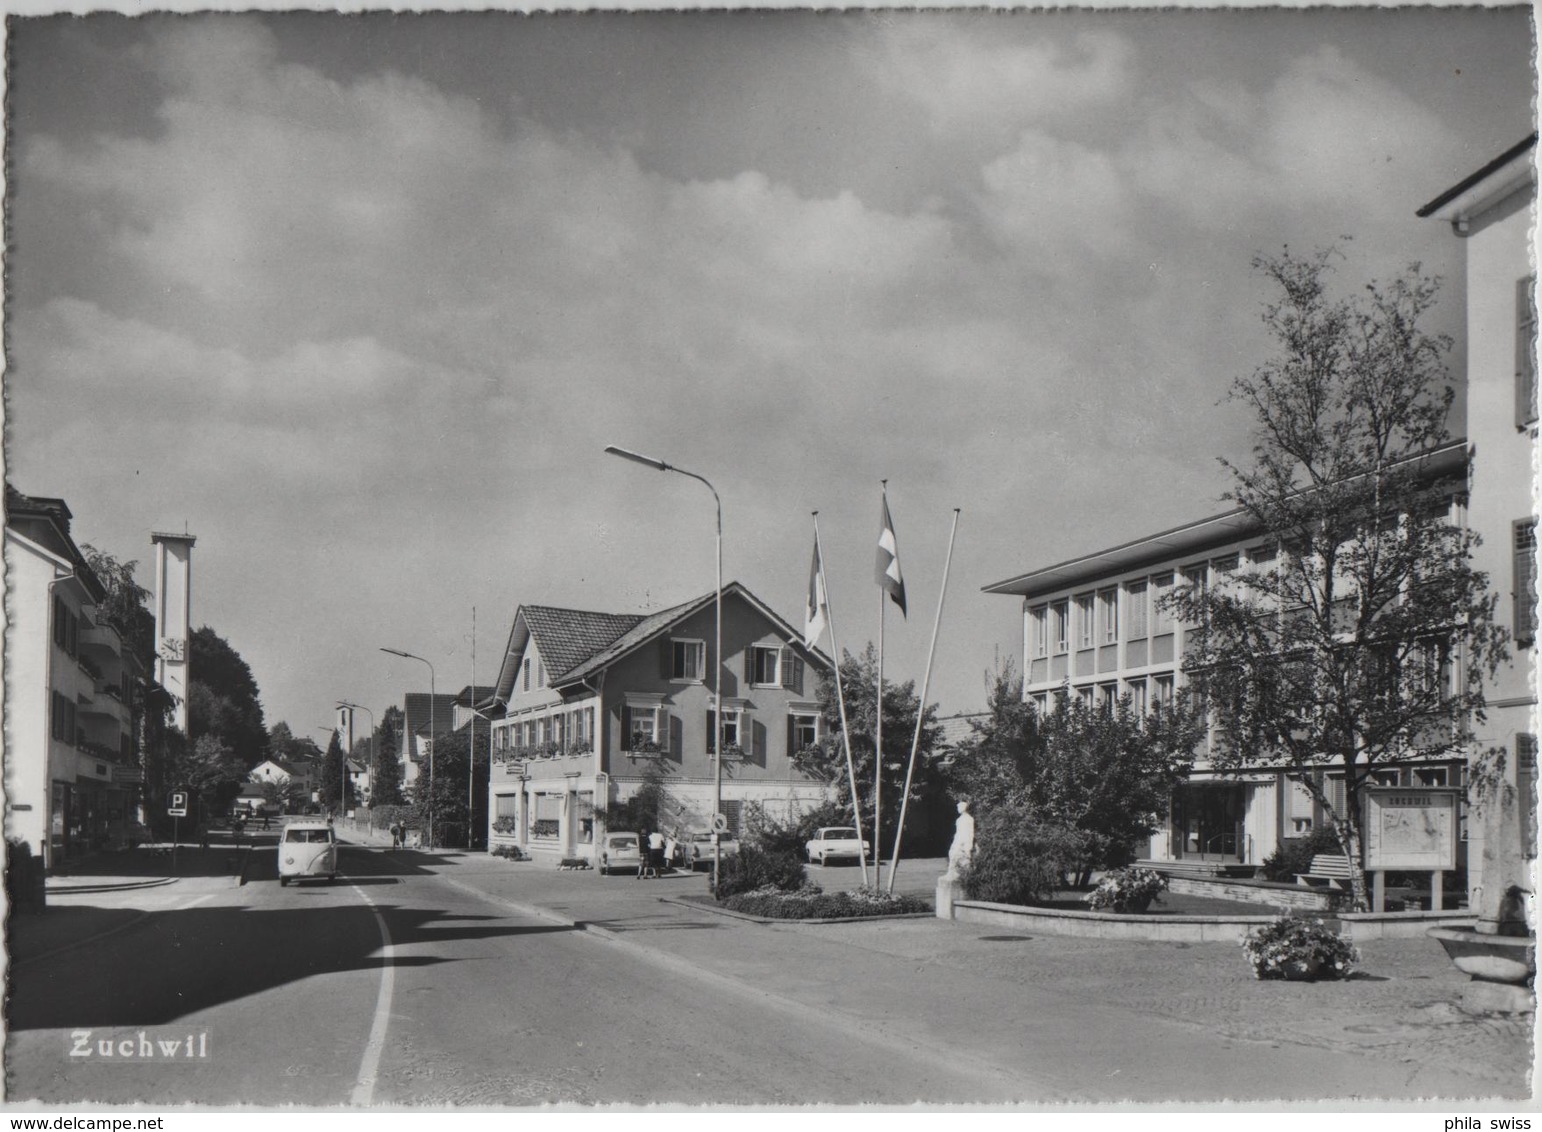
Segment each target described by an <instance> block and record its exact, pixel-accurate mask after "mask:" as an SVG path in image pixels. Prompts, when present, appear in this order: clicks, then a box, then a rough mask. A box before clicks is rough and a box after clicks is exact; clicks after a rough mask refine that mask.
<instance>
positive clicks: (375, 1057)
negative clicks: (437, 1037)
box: [348, 884, 396, 1106]
mask: <svg viewBox="0 0 1542 1132" xmlns="http://www.w3.org/2000/svg"><path fill="white" fill-rule="evenodd" d="M349 887H351V888H352V889H353V890H354V891H355V892H357V893H358V894H359V896H360V897H361V898H363V900H364V903H366V904H368V905H369V910H370V912H371V913H373V914H374V917H375V926H376V927H377V928H379V929H380V956H381V959H382V960H383V962H382V963H381V966H380V990H379V992H378V993H377V994H376V995H375V1017H374V1020H373V1021H372V1022H371V1023H370V1027H369V1039H368V1040H367V1041H366V1042H365V1043H364V1060H363V1061H362V1062H360V1063H359V1079H358V1082H357V1083H356V1084H355V1085H354V1087H353V1095H352V1096H350V1097H349V1098H348V1099H349V1102H350V1103H351V1104H355V1105H360V1106H368V1105H370V1104H373V1103H374V1098H375V1076H376V1074H378V1073H379V1072H380V1055H381V1054H382V1053H383V1052H384V1051H385V1039H386V1027H388V1026H389V1025H390V1024H391V996H392V994H394V993H395V990H396V948H395V946H394V945H393V944H392V943H391V931H390V929H389V928H387V927H386V922H385V917H384V916H382V915H381V914H380V909H379V908H376V907H375V902H374V901H373V900H371V899H370V898H369V894H368V893H367V892H365V891H364V890H363V889H362V888H360V887H359V886H358V885H356V884H355V885H350V886H349Z"/></svg>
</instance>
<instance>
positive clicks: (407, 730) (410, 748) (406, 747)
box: [399, 692, 457, 789]
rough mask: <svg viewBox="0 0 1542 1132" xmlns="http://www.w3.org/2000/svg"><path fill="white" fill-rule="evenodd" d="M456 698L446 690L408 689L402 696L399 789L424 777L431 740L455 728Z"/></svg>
mask: <svg viewBox="0 0 1542 1132" xmlns="http://www.w3.org/2000/svg"><path fill="white" fill-rule="evenodd" d="M456 699H457V697H456V696H454V695H452V694H450V693H448V692H441V693H434V694H431V693H428V692H408V693H407V694H406V695H405V696H403V697H402V719H403V723H402V733H401V751H400V753H399V758H400V760H401V764H402V788H403V789H410V788H411V787H412V785H413V784H414V783H415V782H417V780H418V779H419V777H424V778H426V777H427V776H428V764H429V759H430V757H431V756H432V752H433V745H434V740H435V739H436V738H438V737H439V736H441V735H448V734H450V732H452V731H453V730H455V701H456Z"/></svg>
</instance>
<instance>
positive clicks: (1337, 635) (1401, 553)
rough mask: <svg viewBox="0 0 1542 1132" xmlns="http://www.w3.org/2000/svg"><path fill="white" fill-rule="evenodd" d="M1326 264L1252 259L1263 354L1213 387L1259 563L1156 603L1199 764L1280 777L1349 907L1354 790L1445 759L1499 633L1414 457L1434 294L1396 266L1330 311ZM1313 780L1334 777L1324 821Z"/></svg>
mask: <svg viewBox="0 0 1542 1132" xmlns="http://www.w3.org/2000/svg"><path fill="white" fill-rule="evenodd" d="M1338 254H1339V253H1338V252H1337V251H1336V250H1335V249H1328V250H1323V251H1318V252H1316V253H1314V254H1312V255H1309V256H1304V257H1303V256H1297V255H1294V254H1292V253H1291V252H1290V251H1289V249H1286V250H1285V251H1284V252H1283V253H1282V254H1280V255H1278V256H1259V257H1257V258H1255V260H1254V267H1255V269H1256V270H1258V271H1260V272H1261V273H1262V274H1263V275H1264V276H1265V277H1266V278H1267V279H1269V280H1270V281H1271V282H1272V283H1273V284H1274V285H1275V286H1276V287H1277V288H1278V291H1279V297H1278V298H1277V299H1276V300H1275V301H1273V302H1271V303H1270V304H1268V305H1267V306H1266V308H1265V310H1264V313H1263V319H1264V322H1265V324H1266V325H1267V326H1268V328H1269V329H1270V331H1271V332H1272V333H1273V335H1274V337H1275V339H1276V341H1277V344H1278V353H1277V355H1276V356H1275V357H1274V358H1272V359H1271V360H1269V361H1267V362H1265V363H1264V364H1263V365H1261V366H1259V367H1258V368H1257V369H1256V370H1255V371H1254V372H1253V373H1252V375H1251V376H1247V377H1239V378H1237V379H1236V380H1235V381H1234V382H1233V383H1232V387H1231V391H1230V398H1229V399H1230V400H1233V401H1238V402H1240V403H1242V404H1244V405H1246V406H1247V407H1248V408H1249V409H1251V411H1252V413H1253V415H1254V419H1255V424H1254V430H1253V459H1252V462H1251V464H1249V465H1248V466H1246V467H1240V466H1236V465H1233V464H1231V463H1228V462H1226V461H1222V462H1223V464H1225V466H1226V467H1227V468H1228V469H1229V471H1230V472H1231V474H1232V482H1233V486H1232V488H1231V490H1230V492H1228V493H1227V497H1228V498H1230V499H1232V500H1235V501H1236V502H1237V503H1238V504H1239V505H1240V506H1241V507H1242V508H1243V509H1244V510H1245V511H1246V512H1247V514H1248V515H1249V516H1251V517H1252V518H1253V520H1254V521H1255V522H1256V523H1257V524H1258V525H1259V527H1261V528H1262V529H1263V531H1265V532H1267V534H1268V536H1269V538H1270V542H1271V544H1272V546H1273V547H1274V550H1275V557H1274V559H1273V561H1272V562H1270V563H1267V564H1258V565H1256V566H1252V567H1250V568H1249V569H1247V570H1238V571H1235V572H1233V573H1232V574H1230V575H1229V576H1227V577H1226V578H1225V579H1223V581H1222V583H1221V584H1213V585H1211V586H1209V587H1195V588H1190V589H1186V590H1179V591H1176V592H1175V594H1174V595H1173V597H1172V599H1171V602H1170V605H1171V607H1172V608H1173V609H1174V610H1175V611H1176V613H1177V614H1178V616H1179V617H1181V618H1182V619H1183V620H1184V621H1185V622H1187V623H1189V624H1190V625H1193V626H1195V628H1193V629H1190V630H1189V631H1188V633H1187V639H1188V645H1187V655H1186V656H1185V658H1184V666H1185V670H1186V672H1187V673H1188V674H1189V678H1190V681H1191V683H1192V684H1193V685H1194V686H1195V687H1196V689H1197V690H1198V691H1199V693H1200V694H1201V695H1203V696H1204V697H1205V698H1206V699H1207V700H1208V703H1209V706H1210V708H1211V709H1212V711H1213V712H1214V717H1215V721H1216V723H1217V725H1218V733H1217V736H1216V739H1215V741H1214V742H1213V744H1212V760H1213V762H1214V764H1215V766H1216V767H1217V768H1218V769H1222V770H1233V771H1240V770H1244V769H1246V768H1248V767H1252V766H1257V765H1265V766H1278V765H1281V764H1283V765H1284V766H1285V767H1286V769H1287V771H1288V772H1289V776H1290V778H1291V779H1292V780H1293V781H1296V782H1299V783H1300V784H1301V785H1302V786H1304V787H1305V788H1306V789H1307V790H1308V791H1310V793H1311V794H1312V796H1313V797H1314V798H1315V799H1316V800H1317V802H1318V803H1319V804H1320V805H1321V806H1322V808H1323V811H1324V812H1325V813H1326V814H1327V816H1328V820H1329V822H1330V823H1331V825H1332V827H1333V829H1334V831H1335V832H1336V833H1337V835H1338V840H1339V844H1340V845H1341V847H1342V848H1343V851H1344V853H1345V854H1346V855H1347V856H1348V857H1349V859H1350V861H1351V862H1352V864H1353V866H1354V869H1353V880H1352V885H1353V894H1354V900H1355V902H1356V904H1357V905H1358V906H1359V907H1362V908H1364V907H1366V906H1367V899H1366V882H1365V873H1364V869H1363V858H1362V845H1363V831H1362V830H1361V828H1360V826H1361V820H1362V819H1361V796H1362V791H1363V789H1364V787H1365V786H1366V785H1367V784H1368V783H1370V782H1371V781H1372V779H1373V776H1374V775H1375V773H1376V771H1377V770H1378V769H1380V768H1382V767H1385V766H1387V765H1388V764H1390V763H1401V762H1405V761H1407V760H1409V759H1410V758H1424V757H1434V756H1441V755H1455V754H1457V753H1459V752H1461V751H1463V750H1464V749H1465V747H1466V746H1467V744H1468V743H1469V742H1470V741H1471V738H1472V732H1471V724H1472V722H1473V721H1474V720H1481V719H1482V718H1483V707H1484V697H1483V679H1484V677H1485V676H1489V677H1491V676H1492V675H1493V672H1494V670H1495V668H1496V667H1497V665H1498V664H1499V663H1500V662H1501V661H1502V660H1503V659H1504V657H1505V656H1506V654H1507V649H1506V639H1507V635H1506V633H1505V631H1504V630H1503V629H1502V628H1501V627H1499V626H1498V625H1496V624H1495V623H1494V610H1495V603H1496V601H1497V597H1496V595H1494V594H1492V593H1490V592H1489V589H1488V584H1487V583H1488V579H1487V577H1486V576H1485V575H1484V574H1483V573H1482V572H1481V571H1478V570H1475V569H1474V568H1473V566H1472V564H1471V557H1472V550H1473V548H1474V547H1475V546H1476V545H1477V542H1478V538H1477V536H1476V535H1475V534H1473V533H1472V532H1470V531H1467V530H1465V529H1463V527H1462V526H1461V525H1460V523H1459V522H1457V521H1454V519H1453V515H1452V505H1451V497H1452V495H1453V493H1455V492H1459V491H1461V490H1462V489H1463V487H1464V481H1462V480H1460V479H1457V480H1455V481H1450V480H1448V481H1445V482H1441V481H1439V480H1438V479H1437V478H1436V477H1435V476H1433V475H1432V473H1431V471H1430V468H1429V467H1428V462H1427V460H1426V459H1425V458H1424V457H1425V456H1426V455H1427V454H1428V453H1429V452H1430V451H1431V450H1433V449H1435V448H1437V447H1438V446H1439V445H1441V444H1443V443H1445V442H1446V441H1447V439H1448V431H1447V419H1448V416H1449V411H1450V408H1451V405H1452V402H1453V399H1454V393H1453V391H1452V388H1451V386H1450V384H1449V381H1448V374H1447V371H1446V366H1445V357H1446V355H1447V353H1448V352H1449V351H1450V348H1451V342H1450V340H1449V339H1447V338H1445V337H1443V336H1439V335H1431V334H1428V333H1426V332H1425V331H1423V330H1422V329H1420V325H1419V324H1420V322H1421V320H1422V319H1423V318H1424V316H1425V315H1426V314H1427V313H1428V312H1429V310H1430V309H1431V307H1432V306H1433V305H1434V302H1435V299H1436V295H1437V293H1438V291H1439V280H1438V279H1435V278H1431V277H1428V276H1425V275H1423V274H1421V272H1420V270H1419V267H1418V265H1417V264H1415V265H1413V266H1411V267H1410V268H1408V269H1407V271H1406V272H1405V273H1404V274H1403V275H1401V276H1400V277H1398V278H1397V279H1395V280H1394V281H1393V282H1391V283H1390V284H1387V285H1381V284H1376V283H1372V284H1370V285H1369V286H1368V287H1366V288H1365V290H1364V291H1363V292H1362V293H1361V294H1360V295H1359V296H1358V297H1357V298H1355V299H1341V298H1334V297H1332V295H1330V293H1329V283H1330V276H1331V274H1332V267H1333V260H1334V258H1335V257H1336V256H1337V255H1338ZM1458 657H1460V659H1461V663H1462V666H1463V677H1464V678H1463V679H1461V680H1458V681H1455V682H1453V681H1451V680H1450V679H1449V672H1450V666H1451V664H1452V663H1453V660H1454V659H1455V658H1458ZM1453 683H1454V684H1455V685H1456V686H1453ZM1324 771H1331V772H1334V773H1336V774H1339V775H1342V777H1343V784H1344V798H1343V805H1342V808H1340V806H1338V805H1335V804H1334V800H1333V798H1332V796H1331V794H1330V791H1329V788H1328V786H1327V784H1326V782H1325V781H1324Z"/></svg>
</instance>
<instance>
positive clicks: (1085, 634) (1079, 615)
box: [1076, 594, 1094, 649]
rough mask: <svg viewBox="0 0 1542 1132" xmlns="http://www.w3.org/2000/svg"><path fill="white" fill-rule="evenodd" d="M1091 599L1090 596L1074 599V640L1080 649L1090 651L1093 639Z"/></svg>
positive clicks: (1083, 595) (1084, 595)
mask: <svg viewBox="0 0 1542 1132" xmlns="http://www.w3.org/2000/svg"><path fill="white" fill-rule="evenodd" d="M1092 616H1093V598H1092V595H1091V594H1082V595H1081V596H1080V597H1078V598H1077V599H1076V639H1077V641H1078V642H1080V647H1081V648H1084V649H1090V648H1091V647H1092V638H1093V632H1094V630H1093V624H1092Z"/></svg>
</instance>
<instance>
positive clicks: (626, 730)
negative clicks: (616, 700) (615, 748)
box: [621, 705, 632, 751]
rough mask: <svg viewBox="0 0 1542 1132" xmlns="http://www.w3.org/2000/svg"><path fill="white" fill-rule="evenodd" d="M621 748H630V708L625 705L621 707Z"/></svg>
mask: <svg viewBox="0 0 1542 1132" xmlns="http://www.w3.org/2000/svg"><path fill="white" fill-rule="evenodd" d="M621 749H622V750H623V751H630V750H631V749H632V709H631V708H629V707H626V706H625V705H623V706H622V708H621Z"/></svg>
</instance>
